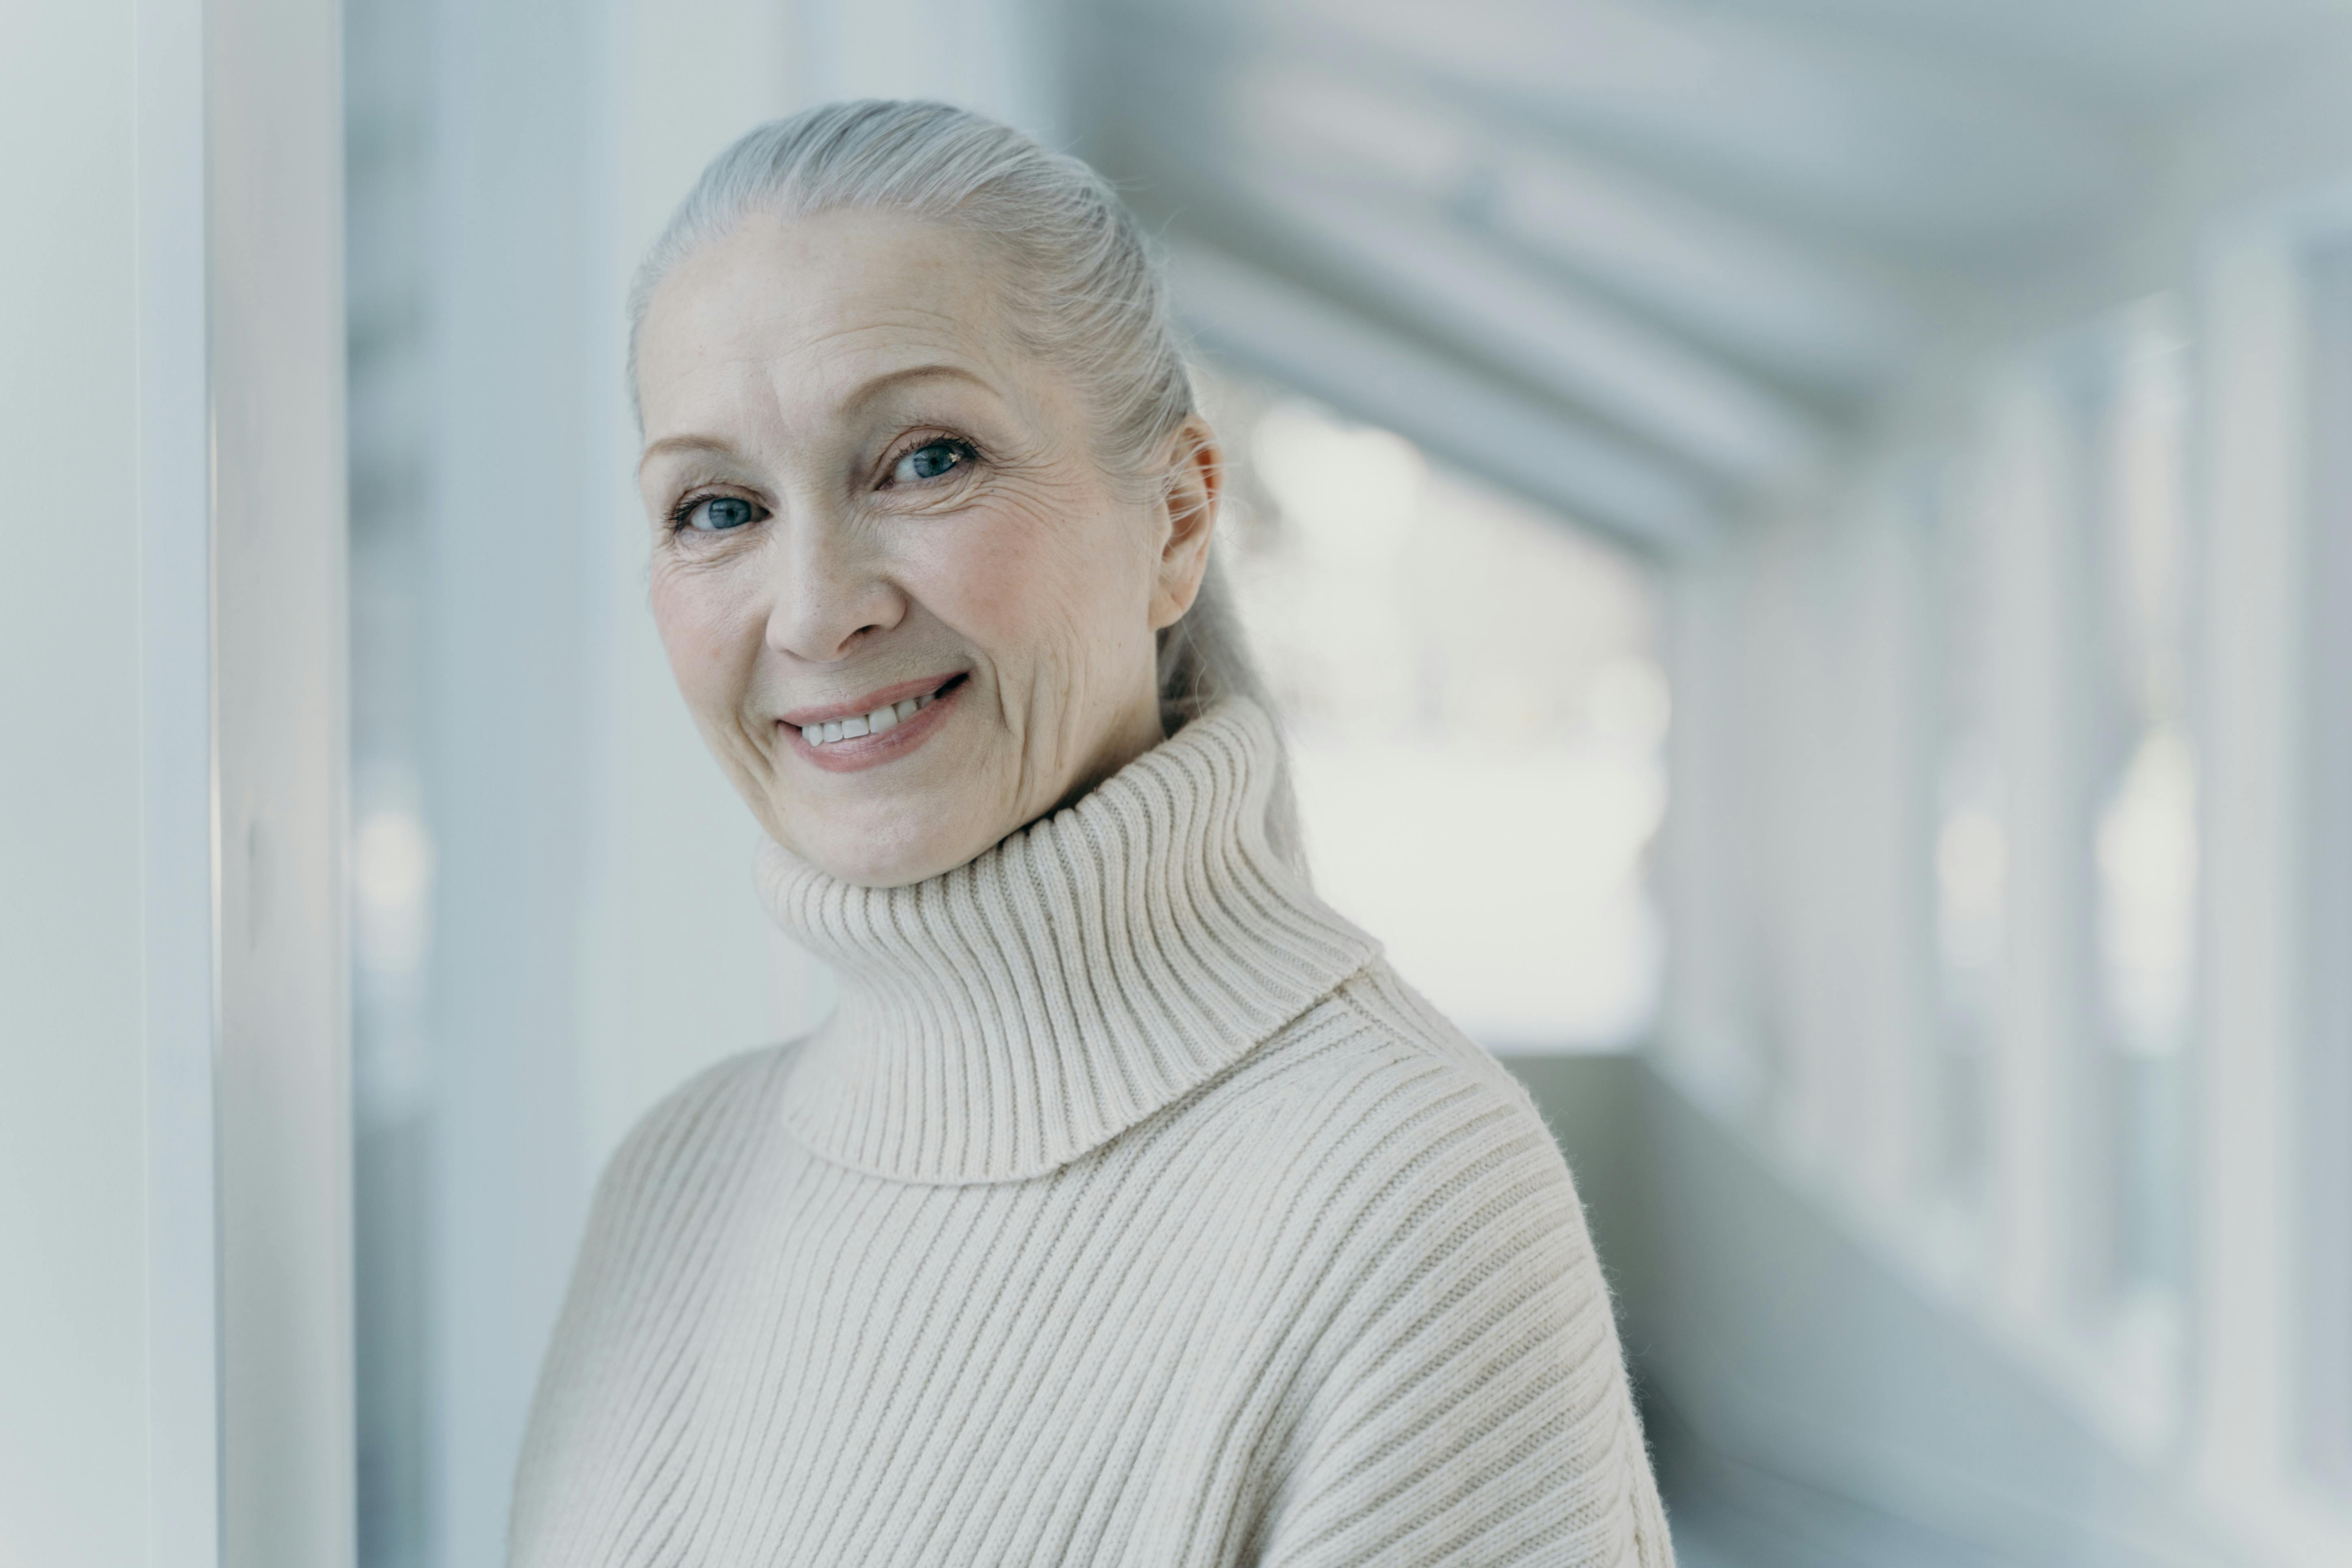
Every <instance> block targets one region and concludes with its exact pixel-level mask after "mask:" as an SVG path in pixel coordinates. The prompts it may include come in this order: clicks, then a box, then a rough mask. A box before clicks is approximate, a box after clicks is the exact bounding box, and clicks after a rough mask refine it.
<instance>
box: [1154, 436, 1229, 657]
mask: <svg viewBox="0 0 2352 1568" xmlns="http://www.w3.org/2000/svg"><path fill="white" fill-rule="evenodd" d="M1170 445H1171V450H1170V452H1169V462H1168V477H1167V479H1166V480H1165V482H1164V483H1163V484H1162V485H1161V496H1162V499H1161V502H1160V504H1161V506H1162V507H1163V508H1164V512H1163V521H1164V522H1165V524H1166V528H1167V533H1166V536H1165V539H1164V542H1162V544H1161V545H1160V576H1159V581H1158V582H1157V583H1156V584H1153V587H1152V593H1151V629H1152V630H1153V631H1159V630H1161V629H1162V628H1164V627H1167V626H1174V625H1175V624H1176V623H1177V622H1178V621H1180V620H1182V619H1183V618H1184V612H1185V611H1187V610H1189V609H1191V608H1192V600H1193V599H1194V597H1196V596H1197V595H1199V594H1200V592H1201V579H1202V578H1203V577H1205V576H1206V575H1208V571H1209V541H1210V539H1211V538H1212V537H1213V535H1214V534H1215V533H1216V531H1217V507H1218V504H1219V503H1220V502H1221V501H1222V500H1223V498H1224V491H1225V466H1224V462H1225V459H1224V453H1223V450H1222V449H1221V448H1220V447H1218V446H1217V433H1216V432H1215V431H1213V430H1212V429H1210V428H1209V423H1208V421H1207V420H1205V419H1203V418H1202V417H1201V416H1199V415H1197V414H1195V415H1194V416H1192V417H1191V418H1190V419H1187V420H1186V421H1184V425H1183V427H1182V428H1181V429H1180V430H1178V431H1177V432H1176V435H1175V437H1174V438H1173V440H1172V441H1171V444H1170Z"/></svg>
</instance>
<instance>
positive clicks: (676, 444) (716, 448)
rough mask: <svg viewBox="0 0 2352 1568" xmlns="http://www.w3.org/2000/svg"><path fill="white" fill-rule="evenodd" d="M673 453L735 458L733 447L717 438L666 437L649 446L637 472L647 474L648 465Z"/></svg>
mask: <svg viewBox="0 0 2352 1568" xmlns="http://www.w3.org/2000/svg"><path fill="white" fill-rule="evenodd" d="M672 452H716V453H718V454H719V455H720V456H721V457H727V458H731V457H733V456H735V448H734V447H733V445H732V444H730V443H729V442H726V441H722V440H720V439H719V437H716V436H665V437H662V438H661V439H660V440H658V441H655V442H652V443H650V444H648V445H647V446H646V449H645V450H644V451H643V452H642V453H640V454H639V455H638V457H637V471H638V472H639V473H643V472H645V468H646V464H647V463H650V462H652V461H653V460H654V459H655V458H660V457H666V456H667V455H668V454H669V453H672Z"/></svg>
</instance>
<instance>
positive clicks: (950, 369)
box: [844, 361, 995, 408]
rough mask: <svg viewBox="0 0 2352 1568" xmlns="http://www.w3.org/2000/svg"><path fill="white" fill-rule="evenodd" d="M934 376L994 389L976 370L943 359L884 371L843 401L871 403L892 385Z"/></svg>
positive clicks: (858, 403)
mask: <svg viewBox="0 0 2352 1568" xmlns="http://www.w3.org/2000/svg"><path fill="white" fill-rule="evenodd" d="M934 377H946V378H948V379H950V380H954V381H964V382H970V383H971V384H972V385H974V386H976V387H979V388H980V389H981V390H982V391H983V392H992V391H994V390H995V389H994V388H993V387H992V386H991V385H990V384H988V382H987V381H986V380H985V379H983V378H982V376H981V375H979V374H977V373H976V372H973V371H971V370H968V369H966V368H965V367H964V366H962V365H960V364H950V363H947V362H945V361H940V362H938V363H929V364H910V365H908V366H906V367H905V368H904V369H900V370H888V371H884V372H883V373H882V374H880V375H877V376H875V377H873V378H872V379H871V380H869V381H867V382H866V384H864V385H862V386H860V387H859V388H858V389H857V390H856V391H855V392H853V393H851V394H850V395H849V396H848V397H847V398H846V399H845V400H844V401H845V403H846V404H847V405H849V406H851V407H853V408H854V407H856V406H857V405H860V404H865V403H871V402H872V401H873V400H874V399H875V398H877V397H879V396H880V395H882V394H884V393H886V392H887V391H889V390H890V389H891V388H892V387H895V386H898V385H899V384H901V383H904V382H909V381H926V380H929V379H932V378H934Z"/></svg>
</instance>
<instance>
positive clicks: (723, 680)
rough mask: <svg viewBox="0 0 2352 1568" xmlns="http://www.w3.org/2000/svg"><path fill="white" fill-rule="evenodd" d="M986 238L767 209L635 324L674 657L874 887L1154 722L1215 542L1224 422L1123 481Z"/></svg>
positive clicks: (766, 819)
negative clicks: (1026, 319)
mask: <svg viewBox="0 0 2352 1568" xmlns="http://www.w3.org/2000/svg"><path fill="white" fill-rule="evenodd" d="M986 259H987V258H986V257H985V253H984V252H982V253H980V254H978V255H976V254H975V249H974V245H973V240H972V237H971V235H970V234H969V233H967V232H964V231H961V230H960V229H957V228H954V227H950V226H944V225H942V224H940V223H937V222H934V221H931V220H929V219H926V218H921V217H917V216H908V215H906V214H903V213H897V212H889V211H881V210H875V209H871V208H854V207H852V208H840V209H835V210H833V211H829V212H823V213H819V214H814V215H810V216H802V217H798V218H795V219H793V220H791V221H786V220H784V219H782V218H780V217H778V216H774V215H772V214H770V213H755V214H752V215H750V216H746V217H745V218H744V219H743V221H742V222H741V223H740V225H738V226H736V227H735V228H734V229H733V231H732V232H730V233H729V234H727V235H726V236H724V237H720V238H718V239H716V240H713V241H711V242H709V243H708V244H706V245H705V246H704V247H702V248H700V249H698V250H696V251H694V252H692V253H691V254H689V255H688V256H687V257H685V258H683V259H682V260H680V261H679V262H678V263H677V266H676V268H674V269H673V270H672V271H671V272H670V273H669V275H668V276H667V278H666V279H663V281H662V283H661V284H660V286H659V287H658V288H656V289H654V290H653V291H652V292H651V296H650V298H649V300H648V302H647V306H646V313H645V316H644V318H643V321H642V324H641V325H640V327H639V329H638V337H637V352H636V366H637V393H638V399H639V407H640V409H641V410H642V412H643V416H644V418H645V421H646V435H647V437H649V442H648V445H647V447H646V460H645V463H644V465H643V467H642V468H641V470H640V475H641V483H642V485H643V489H644V494H645V499H646V510H647V512H648V514H649V515H650V516H651V517H652V518H653V520H654V523H655V545H654V568H653V603H654V612H655V616H656V621H657V622H658V623H659V625H660V626H661V629H662V636H663V638H664V641H665V643H666V644H667V647H668V649H669V655H670V663H671V668H673V669H674V670H675V671H676V672H677V679H678V684H679V686H680V688H681V689H683V690H684V692H685V693H686V698H687V702H688V706H689V707H690V708H691V709H692V710H693V711H694V714H695V717H696V719H697V721H698V723H699V724H700V725H701V728H702V732H703V735H704V737H705V738H706V739H707V740H708V741H709V743H710V746H711V749H712V751H713V752H716V753H717V754H718V756H719V760H720V762H721V763H722V764H723V765H725V766H726V768H727V769H728V771H729V773H730V775H731V776H732V777H733V778H734V781H735V784H736V787H737V788H739V789H740V790H741V791H742V792H743V795H744V797H745V799H747V800H749V801H750V802H751V807H752V810H753V811H754V812H755V813H757V814H758V816H759V817H760V820H761V826H764V827H766V829H767V830H768V833H769V835H770V836H771V837H773V838H774V839H775V840H776V842H777V843H779V844H781V845H782V846H783V847H786V848H788V849H792V850H794V851H796V852H798V853H800V854H802V855H803V856H806V857H808V858H812V859H814V861H815V862H816V863H818V864H820V865H824V866H825V867H826V868H829V869H831V870H833V871H834V872H835V874H837V875H840V876H842V877H845V878H847V879H850V880H852V881H856V882H859V883H863V884H866V885H868V886H886V887H887V886H897V885H899V884H902V883H908V882H914V881H919V880H920V879H923V878H926V877H930V876H935V875H937V874H938V873H940V872H941V871H945V870H947V869H949V868H952V867H955V866H960V865H961V864H963V863H964V862H965V861H967V860H970V859H971V858H972V857H973V856H974V855H976V854H978V853H979V852H980V851H981V850H982V849H984V848H986V847H988V846H989V845H991V844H993V843H994V842H996V841H997V840H998V839H1000V838H1002V837H1004V835H1005V834H1006V833H1007V832H1009V831H1011V830H1012V829H1013V828H1015V827H1018V826H1021V825H1022V824H1023V823H1024V822H1029V821H1032V820H1034V819H1035V818H1036V817H1039V816H1044V815H1045V814H1046V813H1048V812H1050V811H1052V810H1053V809H1054V808H1055V806H1057V805H1065V804H1066V803H1067V802H1068V801H1070V800H1072V799H1074V798H1075V797H1076V796H1077V795H1080V794H1083V793H1084V792H1085V791H1086V790H1087V789H1089V788H1091V787H1092V786H1093V785H1094V784H1097V783H1099V782H1101V781H1102V780H1103V779H1105V778H1108V776H1109V775H1110V774H1111V773H1115V772H1116V771H1118V768H1120V767H1121V766H1123V765H1124V764H1125V763H1128V762H1129V761H1131V760H1133V759H1134V758H1135V757H1137V756H1139V755H1140V754H1141V753H1142V752H1144V751H1146V750H1147V749H1149V748H1150V746H1152V745H1153V744H1155V743H1156V742H1159V741H1160V739H1161V735H1162V729H1161V719H1160V705H1159V700H1158V697H1157V694H1156V692H1155V689H1154V680H1153V670H1154V667H1155V664H1156V662H1157V658H1158V648H1157V637H1158V634H1159V633H1160V631H1162V630H1164V629H1165V628H1167V627H1169V626H1173V625H1175V624H1176V622H1177V621H1178V620H1180V619H1181V617H1182V616H1183V615H1184V614H1185V612H1186V611H1187V610H1188V609H1190V608H1191V607H1192V601H1193V599H1194V597H1195V595H1197V594H1198V593H1199V591H1200V587H1201V583H1202V575H1203V574H1204V573H1205V571H1206V569H1207V564H1208V557H1209V551H1208V545H1209V535H1210V529H1211V526H1212V523H1213V519H1214V516H1215V507H1216V488H1217V450H1216V447H1215V444H1214V442H1213V441H1212V440H1211V439H1210V437H1209V432H1208V428H1207V426H1205V425H1203V424H1202V423H1201V422H1200V421H1199V420H1198V419H1189V420H1186V421H1183V422H1182V423H1181V424H1179V425H1178V426H1177V427H1176V428H1175V429H1173V430H1171V431H1169V432H1167V433H1166V436H1165V437H1164V442H1163V445H1162V447H1161V449H1160V451H1159V452H1158V453H1156V454H1154V457H1155V458H1156V459H1157V466H1158V467H1159V468H1160V470H1161V472H1160V478H1159V479H1158V481H1157V482H1154V483H1151V484H1149V485H1134V484H1122V483H1120V482H1119V477H1118V476H1116V475H1114V474H1113V473H1112V472H1110V471H1109V470H1108V469H1107V468H1105V467H1104V465H1103V464H1102V463H1101V462H1099V461H1098V460H1097V453H1096V446H1097V432H1096V431H1095V429H1094V428H1092V421H1091V419H1090V417H1089V416H1090V414H1091V411H1090V410H1089V409H1087V407H1086V406H1084V405H1083V404H1082V402H1081V401H1080V397H1079V395H1078V393H1077V390H1076V388H1075V387H1073V386H1071V385H1069V384H1066V381H1065V380H1064V378H1062V377H1059V376H1055V375H1052V374H1040V372H1041V368H1042V367H1040V366H1039V365H1038V364H1037V363H1035V356H1034V354H1033V353H1031V352H1030V351H1029V350H1028V349H1026V348H1025V347H1024V345H1023V343H1022V341H1021V337H1020V335H1019V334H1018V333H1017V332H1016V331H1015V330H1014V329H1013V323H1012V322H1011V321H1008V320H1007V319H1006V316H1007V306H1006V301H1005V299H1004V297H1003V290H1002V289H1000V288H999V287H998V285H997V280H996V278H997V274H998V273H999V272H1000V271H1001V270H1002V264H999V265H997V266H990V265H986V264H985V261H986ZM902 701H911V702H914V703H917V704H918V705H919V707H918V710H915V711H912V712H910V713H909V714H908V719H907V721H906V722H905V723H904V724H903V725H898V724H895V722H889V721H886V722H883V723H881V724H880V726H879V728H880V731H881V732H880V733H878V734H877V733H875V732H874V731H875V729H876V728H877V720H878V719H879V718H880V716H881V714H882V713H884V712H886V711H887V712H891V713H894V714H895V711H896V708H895V705H896V704H897V703H899V702H902ZM811 727H815V728H817V730H818V737H817V739H816V741H815V742H814V743H812V742H811V741H810V740H809V739H808V737H807V736H806V735H805V733H804V731H806V730H807V729H809V728H811ZM884 763H893V764H895V765H893V766H890V767H887V768H886V767H883V766H882V764H884Z"/></svg>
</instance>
